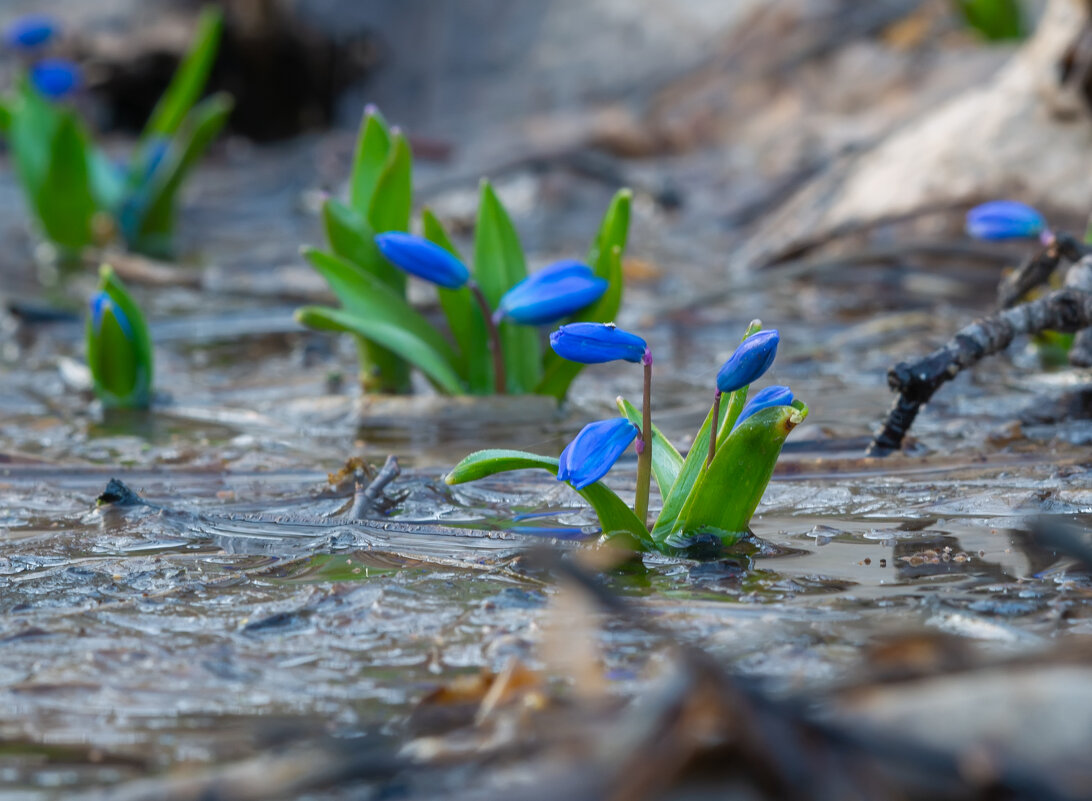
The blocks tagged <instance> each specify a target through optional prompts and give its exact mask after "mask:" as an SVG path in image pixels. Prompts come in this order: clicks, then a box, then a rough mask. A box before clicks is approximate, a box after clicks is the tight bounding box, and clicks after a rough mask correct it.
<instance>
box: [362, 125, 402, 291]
mask: <svg viewBox="0 0 1092 801" xmlns="http://www.w3.org/2000/svg"><path fill="white" fill-rule="evenodd" d="M412 210H413V154H412V153H410V148H409V143H408V142H407V141H406V137H405V136H403V135H402V134H400V133H396V134H394V135H393V136H391V147H390V152H389V153H388V154H387V160H386V162H384V164H383V169H382V170H381V171H380V173H379V177H378V179H377V180H376V183H375V193H374V194H373V195H372V200H371V203H369V204H368V223H369V224H370V225H371V227H372V230H373V231H375V232H376V233H379V234H381V233H383V232H384V231H408V230H409V221H410V212H411V211H412ZM400 274H401V273H400Z"/></svg>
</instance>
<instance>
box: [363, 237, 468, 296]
mask: <svg viewBox="0 0 1092 801" xmlns="http://www.w3.org/2000/svg"><path fill="white" fill-rule="evenodd" d="M375 244H376V246H377V247H378V248H379V252H380V253H382V254H383V255H384V256H385V257H386V259H387V261H389V262H390V263H391V264H393V265H394V266H395V267H397V268H399V269H400V270H405V271H406V272H407V273H409V274H410V275H416V276H417V277H418V278H423V279H425V280H426V281H431V282H432V283H434V284H438V285H439V286H442V287H446V288H447V289H458V288H459V287H461V286H464V285H465V284H466V282H467V281H468V280H469V279H470V271H469V270H467V269H466V265H465V264H463V263H462V262H461V261H459V260H458V259H457V258H455V257H454V256H452V255H451V254H450V253H448V252H447V251H446V250H444V249H443V248H442V247H440V246H439V245H436V244H433V243H432V242H429V241H428V240H427V239H423V238H422V237H419V236H414V235H413V234H403V233H399V232H397V231H391V232H389V233H385V234H377V235H376V237H375Z"/></svg>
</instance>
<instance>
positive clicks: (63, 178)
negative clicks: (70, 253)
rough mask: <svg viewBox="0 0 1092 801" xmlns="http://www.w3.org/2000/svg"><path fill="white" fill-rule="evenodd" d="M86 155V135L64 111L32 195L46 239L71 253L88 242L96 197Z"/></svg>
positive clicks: (73, 118)
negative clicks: (40, 181) (47, 158)
mask: <svg viewBox="0 0 1092 801" xmlns="http://www.w3.org/2000/svg"><path fill="white" fill-rule="evenodd" d="M87 156H88V143H87V136H86V134H85V133H84V131H83V128H82V126H81V125H80V123H79V120H78V119H76V116H75V115H74V114H72V113H71V112H67V111H66V112H63V113H62V114H61V116H60V120H59V122H58V124H57V127H56V129H55V131H54V133H53V140H52V142H51V143H50V150H49V164H48V166H47V168H46V172H45V176H44V179H43V181H42V183H41V184H40V185H39V186H38V187H37V189H36V190H35V193H34V205H35V207H36V208H37V211H38V218H39V220H40V222H41V224H42V228H43V229H44V230H45V233H46V236H48V237H49V239H50V240H52V241H53V242H55V243H57V244H58V245H60V246H61V247H64V248H68V249H70V250H79V249H80V248H82V247H83V246H84V245H86V244H87V243H88V242H90V241H91V218H92V217H93V216H94V214H95V198H94V196H93V195H92V192H91V178H90V175H89V169H88V164H87Z"/></svg>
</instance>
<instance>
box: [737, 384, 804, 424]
mask: <svg viewBox="0 0 1092 801" xmlns="http://www.w3.org/2000/svg"><path fill="white" fill-rule="evenodd" d="M791 403H792V390H791V389H789V388H788V387H782V386H778V385H776V384H775V385H774V386H771V387H766V388H765V389H763V390H761V391H760V392H757V393H755V396H754V397H753V398H751V399H750V400H749V401H747V405H746V406H744V407H743V411H742V412H740V413H739V417H738V418H737V419H736V424H735V425H734V426H733V427H732V430H733V431H735V430H736V429H737V428H739V424H740V423H742V422H743V421H744V420H746V419H747V418H748V417H750V416H751V415H753V414H757V413H758V412H761V411H762V410H763V409H772V408H773V407H774V406H788V405H789V404H791Z"/></svg>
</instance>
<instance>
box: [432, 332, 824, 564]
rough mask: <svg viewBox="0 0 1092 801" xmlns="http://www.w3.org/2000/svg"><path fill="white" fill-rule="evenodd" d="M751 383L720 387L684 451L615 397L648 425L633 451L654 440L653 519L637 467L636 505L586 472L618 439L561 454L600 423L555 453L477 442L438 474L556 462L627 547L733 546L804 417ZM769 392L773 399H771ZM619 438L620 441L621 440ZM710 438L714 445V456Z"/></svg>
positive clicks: (552, 468)
mask: <svg viewBox="0 0 1092 801" xmlns="http://www.w3.org/2000/svg"><path fill="white" fill-rule="evenodd" d="M759 330H760V326H759V325H758V324H757V323H755V324H752V326H751V327H750V328H748V331H747V335H746V337H745V338H744V339H745V340H746V338H747V337H750V336H753V335H754V334H756V333H758V331H759ZM771 361H772V358H771ZM763 370H764V368H763ZM646 375H647V373H646ZM751 380H753V379H751ZM748 390H749V386H746V385H745V386H740V387H739V388H738V389H735V390H734V391H732V392H728V393H725V400H726V402H724V403H720V402H719V400H718V402H717V403H715V404H714V406H713V408H712V409H710V411H709V414H708V415H707V416H706V418H705V422H704V423H703V424H702V427H701V428H700V429H699V431H698V433H697V434H696V435H695V437H694V441H693V445H692V446H691V448H690V450H689V452H688V453H687V455H686V458H683V456H682V455H681V454H680V453H679V451H678V449H677V448H675V446H674V445H672V444H671V442H670V441H669V440H668V439H667V437H665V436H664V435H663V433H662V432H661V431H660V430H659V429H658V428H657V427H656V426H655V425H652V424H651V422H650V421H649V422H648V423H647V424H646V423H645V422H644V420H643V419H642V418H643V415H642V411H640V410H638V408H637V407H636V406H634V405H633V404H632V403H630V402H629V401H627V400H626V399H624V398H618V399H617V403H618V410H619V412H620V413H621V416H622V418H623V419H624V420H627V421H628V424H632V426H633V428H634V429H638V430H641V431H644V430H645V428H646V425H647V428H649V429H651V434H648V433H642V434H641V436H640V437H639V438H638V442H641V441H642V440H644V444H643V445H642V446H641V448H640V449H639V453H640V454H647V453H648V450H647V449H648V448H649V447H650V446H651V474H652V478H653V479H654V480H655V482H656V485H657V486H658V487H659V490H660V495H661V497H662V498H663V507H662V509H661V511H660V513H659V515H658V516H657V517H656V520H655V523H654V525H652V526H651V527H649V526H648V524H647V521H646V520H644V519H642V518H643V516H644V513H643V512H642V511H641V510H642V508H643V504H642V503H641V500H640V499H641V495H642V488H641V486H640V470H638V487H637V492H636V496H637V502H636V503H635V508H633V509H631V508H630V507H629V506H628V505H627V504H626V503H625V501H623V500H622V499H621V498H620V497H619V496H618V495H617V494H616V493H615V492H614V491H613V490H611V489H610V488H609V487H607V486H606V485H605V484H604V483H602V481H600V480H595V481H594V482H592V480H591V479H592V478H594V477H595V476H601V475H603V474H605V472H606V470H607V469H609V465H610V464H612V463H613V461H614V459H616V458H617V457H618V455H619V454H620V452H621V451H620V450H619V449H618V448H617V447H616V444H618V443H614V444H612V443H611V442H610V441H609V440H606V439H604V440H602V441H601V442H597V443H594V444H593V445H591V446H590V447H585V448H583V449H582V450H581V452H580V457H579V458H580V464H577V465H573V464H572V463H571V462H572V459H573V458H575V457H570V458H569V462H566V453H570V449H572V448H573V447H574V446H575V445H576V444H577V442H578V441H580V440H581V439H582V438H583V437H584V435H585V432H588V431H589V430H590V429H591V428H592V427H593V426H594V425H599V424H593V426H588V427H586V428H585V429H584V431H583V432H581V434H580V435H578V437H577V439H576V440H574V441H573V443H571V444H570V446H569V448H566V453H563V454H562V456H561V459H555V458H553V457H549V456H540V455H538V454H534V453H527V452H525V451H515V450H502V449H492V450H483V451H478V452H476V453H472V454H470V455H469V456H467V457H466V458H465V459H463V460H462V461H461V462H460V463H459V464H457V465H456V466H455V468H454V469H453V470H452V471H451V472H450V473H449V474H448V475H447V477H446V479H445V480H446V482H447V483H448V484H462V483H465V482H467V481H474V480H476V479H480V478H485V477H486V476H490V475H494V474H496V473H502V472H506V471H509V470H525V469H528V468H542V469H545V470H548V471H549V472H551V473H553V474H554V475H558V474H559V470H560V471H561V473H562V475H560V476H559V478H562V479H567V480H569V483H570V485H571V486H573V488H574V489H575V490H576V491H577V492H579V493H580V495H581V496H583V498H584V499H585V500H586V501H587V502H588V503H589V504H590V505H591V507H592V509H593V510H594V511H595V513H596V515H597V516H598V518H599V524H600V526H601V528H602V531H603V539H604V540H605V541H610V542H616V543H619V544H621V545H623V546H625V547H627V548H629V549H631V550H634V551H643V552H647V551H658V552H662V553H677V552H680V551H686V550H687V549H689V548H691V547H693V546H698V547H701V548H703V549H704V548H705V547H706V546H707V545H708V543H709V542H713V543H719V545H720V546H722V547H726V546H730V545H732V544H734V543H735V542H736V541H738V540H739V538H740V537H742V536H743V535H744V534H745V533H746V532H747V530H748V524H749V522H750V520H751V516H752V515H753V514H754V512H755V509H756V508H757V507H758V504H759V501H761V500H762V495H763V493H764V492H765V490H766V485H767V484H768V483H769V481H770V478H771V476H772V475H773V470H774V466H775V464H776V463H777V458H778V456H779V455H780V453H781V447H782V445H783V444H784V442H785V438H786V437H787V436H788V435H789V432H791V431H792V430H793V429H794V428H795V427H796V426H797V425H799V424H800V423H802V422H803V421H804V419H805V418H806V417H807V415H808V407H807V405H806V404H804V403H803V402H802V401H800V400H797V399H793V398H792V396H791V393H789V392H788V388H787V387H769V388H767V389H766V390H764V391H763V392H760V393H758V395H756V396H755V398H754V399H753V400H752V404H750V405H748V404H747V395H748ZM771 390H774V391H775V392H771ZM764 395H765V396H766V397H765V399H764V398H763V396H764ZM646 397H647V394H646ZM774 397H776V398H777V400H770V398H774ZM714 426H715V431H716V434H715V436H713V435H712V434H713V432H712V430H713V429H714ZM593 436H594V435H593ZM630 436H631V437H632V434H631V435H630ZM620 444H621V447H622V448H624V447H625V441H623V442H622V443H620ZM711 444H713V445H715V448H713V456H712V458H710V446H711ZM612 448H613V450H612ZM608 451H609V452H608ZM641 458H643V457H642V456H639V457H638V464H640V459H641ZM589 465H590V467H589ZM588 470H591V471H592V472H593V474H594V475H592V476H590V477H588V478H587V480H586V481H574V480H573V477H574V475H575V474H576V473H581V472H583V473H587V472H588ZM645 494H646V497H647V492H646V493H645Z"/></svg>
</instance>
